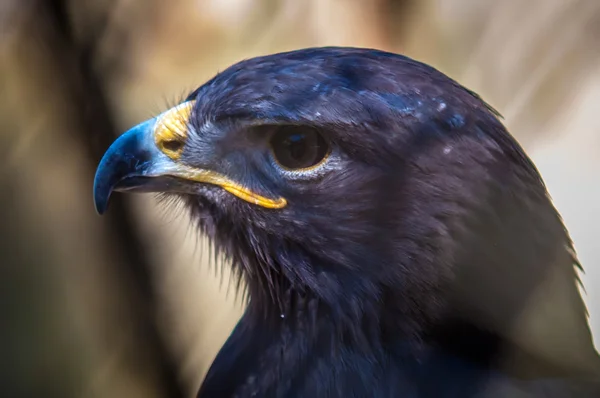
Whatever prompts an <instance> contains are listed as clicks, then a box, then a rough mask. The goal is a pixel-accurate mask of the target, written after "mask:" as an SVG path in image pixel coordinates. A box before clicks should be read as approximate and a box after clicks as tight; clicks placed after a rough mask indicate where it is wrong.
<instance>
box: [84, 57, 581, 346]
mask: <svg viewBox="0 0 600 398" xmlns="http://www.w3.org/2000/svg"><path fill="white" fill-rule="evenodd" d="M497 116H498V115H497V113H495V111H493V109H491V108H490V107H489V106H487V105H486V104H485V103H484V102H483V101H482V100H481V99H480V98H479V97H478V96H476V95H475V94H474V93H472V92H471V91H469V90H467V89H465V88H463V87H462V86H461V85H459V84H458V83H456V82H455V81H453V80H451V79H450V78H448V77H446V76H445V75H443V74H442V73H440V72H438V71H437V70H435V69H433V68H431V67H429V66H427V65H424V64H422V63H419V62H416V61H414V60H411V59H409V58H406V57H403V56H399V55H394V54H389V53H385V52H381V51H374V50H362V49H341V48H321V49H306V50H300V51H294V52H289V53H281V54H275V55H270V56H265V57H259V58H253V59H250V60H246V61H242V62H240V63H238V64H236V65H233V66H232V67H230V68H228V69H227V70H225V71H223V72H222V73H220V74H218V75H217V76H215V77H214V78H213V79H211V80H210V81H208V82H207V83H206V84H204V85H202V86H201V87H200V88H198V89H197V90H195V91H194V92H193V93H191V94H190V95H189V96H188V98H187V99H186V100H185V101H184V102H182V103H181V104H179V105H178V106H176V107H174V108H172V109H170V110H168V111H166V112H164V113H162V114H160V115H158V116H157V117H155V118H153V119H151V120H149V121H146V122H143V123H141V124H140V125H138V126H136V127H134V128H132V129H131V130H129V131H128V132H126V133H125V134H123V135H122V136H121V137H120V138H118V139H117V140H116V141H115V143H114V144H113V145H112V146H111V147H110V149H108V151H107V153H106V154H105V156H104V158H103V159H102V161H101V163H100V165H99V167H98V170H97V174H96V179H95V183H94V199H95V203H96V206H97V210H98V211H99V212H100V213H102V212H104V210H105V209H106V206H107V202H108V199H109V196H110V195H111V192H112V191H142V192H161V193H166V194H170V195H174V196H176V197H177V198H178V199H180V200H181V201H183V202H184V203H185V204H186V205H187V207H188V208H189V210H190V212H191V215H192V217H193V219H194V220H195V221H196V222H197V224H198V226H199V228H200V230H201V231H202V232H203V233H204V234H206V235H207V236H208V237H209V238H210V239H211V240H212V242H213V243H214V245H215V246H216V248H217V249H218V250H220V251H222V252H223V253H224V254H225V255H226V256H227V257H228V258H229V259H230V261H231V263H232V264H233V266H234V268H235V269H236V270H239V273H240V275H241V277H242V278H243V279H244V280H245V281H246V283H247V285H248V293H249V295H250V298H251V305H252V306H255V307H261V308H262V309H263V310H264V312H265V313H269V312H272V313H273V314H277V316H278V315H279V314H280V313H281V311H283V310H282V308H283V307H285V303H283V302H284V301H285V300H286V299H285V297H287V296H286V294H289V292H293V293H294V294H300V295H308V296H310V297H314V298H315V299H316V300H318V301H319V303H322V305H323V306H324V307H325V308H329V309H331V310H332V311H336V312H337V313H340V314H343V316H344V317H346V319H352V320H355V321H357V322H361V317H364V316H365V314H368V316H369V317H370V318H371V319H372V320H373V322H374V323H376V324H378V325H380V326H379V327H380V328H381V329H382V330H383V329H387V330H394V331H395V332H398V333H400V334H403V335H411V334H412V335H414V334H418V333H428V334H429V335H433V334H435V328H436V327H438V326H439V325H448V324H450V323H453V322H450V321H448V320H450V319H453V320H454V319H459V320H461V322H462V321H463V320H468V322H470V323H473V324H476V325H477V327H478V328H482V329H485V330H493V331H501V332H502V333H504V334H507V335H513V334H515V333H514V329H515V328H517V327H516V326H515V325H517V324H519V323H520V322H522V319H523V317H524V315H523V314H528V315H527V316H526V318H527V319H529V316H530V315H531V313H532V312H538V311H537V310H536V311H529V308H530V303H532V302H533V301H535V300H537V299H536V297H538V296H539V295H540V294H541V296H540V297H543V299H542V300H537V301H535V302H536V303H537V304H535V305H536V308H537V306H538V305H539V306H541V307H543V311H540V312H543V313H544V316H543V318H544V319H545V320H544V322H542V324H544V325H548V324H553V325H552V327H551V328H549V329H547V330H546V329H543V328H541V327H539V324H540V321H539V318H536V317H533V318H535V321H531V322H530V321H526V322H525V323H526V324H527V327H526V328H525V329H526V331H524V332H522V333H521V332H519V333H520V334H519V333H517V334H519V336H521V337H517V338H515V339H516V340H518V341H521V340H519V339H526V340H527V341H529V342H531V341H535V340H536V339H537V340H539V337H540V336H542V335H543V336H544V338H545V339H546V341H551V344H554V345H556V343H557V342H562V343H565V341H563V340H564V338H565V336H566V335H569V334H570V335H576V336H578V337H577V338H578V341H579V343H581V345H582V346H586V347H588V343H589V330H588V329H587V324H586V318H585V310H584V309H583V305H582V302H581V297H580V296H579V293H578V292H577V287H576V277H575V271H574V269H573V265H574V264H575V263H576V261H575V259H574V256H573V255H572V252H571V244H570V241H569V238H568V236H567V234H566V231H565V229H564V227H563V225H562V223H561V221H560V218H559V216H558V214H557V213H556V211H555V210H554V208H553V207H552V204H551V202H550V200H549V199H548V196H547V193H546V189H545V187H544V185H543V183H542V180H541V178H540V176H539V174H538V172H537V170H536V169H535V167H534V166H533V164H532V163H531V161H530V160H529V159H528V158H527V156H526V155H525V154H524V152H523V150H522V149H521V148H520V147H519V145H518V144H517V143H516V141H515V140H514V139H513V138H512V137H511V136H510V135H509V134H508V132H507V131H506V129H505V128H504V126H503V125H502V124H501V122H500V121H499V120H498V117H497ZM544 282H548V283H549V284H550V285H549V286H552V288H551V289H552V290H553V294H554V297H555V299H556V300H554V299H552V300H551V301H552V303H554V304H549V303H548V302H547V301H546V299H547V298H548V297H549V296H546V295H545V293H540V290H539V288H540V286H542V285H543V284H544ZM557 286H560V292H559V290H557V289H556V287H557ZM544 291H545V290H544ZM536 295H537V296H536ZM532 300H533V301H532ZM557 303H558V304H557ZM548 305H554V306H555V308H557V309H559V310H560V314H561V315H560V316H558V315H556V316H554V315H552V314H551V313H549V312H548V311H547V309H548V308H547V306H548ZM563 310H564V311H563ZM550 312H552V311H550ZM557 313H558V312H557ZM565 314H566V315H565ZM267 316H268V315H267ZM561 317H564V318H561ZM573 325H577V326H573ZM583 325H585V326H583ZM525 329H524V330H525ZM567 329H568V330H567ZM532 330H533V331H532ZM574 330H578V332H574ZM523 336H525V337H523ZM582 336H583V337H582ZM561 339H563V340H561ZM562 343H561V344H562ZM579 343H577V342H572V341H571V342H570V343H569V346H570V347H572V346H574V345H578V344H579ZM565 347H566V346H565ZM565 349H566V348H565ZM559 351H561V352H562V351H564V350H562V348H561V349H560V350H559Z"/></svg>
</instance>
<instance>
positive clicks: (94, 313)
mask: <svg viewBox="0 0 600 398" xmlns="http://www.w3.org/2000/svg"><path fill="white" fill-rule="evenodd" d="M598 43H600V2H599V1H597V0H529V1H521V0H503V1H493V0H304V1H299V0H172V1H164V0H86V1H79V0H71V1H68V0H62V1H61V0H0V358H1V360H0V389H1V391H2V396H3V397H5V396H6V397H33V396H45V397H131V398H135V397H167V396H168V397H191V396H193V394H194V393H195V392H196V391H197V389H198V386H199V385H200V382H201V380H202V378H203V376H204V373H205V372H206V370H207V367H208V366H209V365H210V363H211V361H212V360H213V358H214V356H215V355H216V352H217V351H218V349H219V348H220V346H221V344H222V343H223V342H224V341H225V339H226V337H227V336H228V333H229V332H230V330H231V328H232V327H233V325H234V324H235V322H236V321H237V319H238V317H239V316H240V314H241V312H242V310H243V308H242V304H241V303H240V302H239V301H236V297H235V294H234V293H235V292H234V291H233V289H228V283H227V280H228V275H227V267H224V268H223V269H224V272H223V273H219V272H216V267H214V265H213V266H212V267H211V266H210V263H211V261H212V260H213V259H212V258H211V257H210V256H209V254H208V253H209V252H208V251H207V249H206V245H205V243H204V242H203V240H202V238H201V237H198V236H197V234H196V233H195V232H194V231H193V230H192V229H191V227H190V225H189V223H188V222H187V221H186V218H185V215H182V214H180V213H177V214H173V213H171V212H168V211H165V209H164V207H161V206H160V204H159V203H157V201H156V200H155V199H154V198H153V197H152V196H151V195H148V196H126V195H115V197H114V200H113V202H112V206H111V209H110V211H109V212H108V214H107V215H106V216H103V217H99V216H97V215H96V213H95V211H94V208H93V203H92V179H93V175H94V171H95V167H96V165H97V163H98V161H99V159H100V157H101V156H102V154H103V152H104V151H105V150H106V148H107V147H108V145H109V144H110V143H111V142H112V141H113V140H114V139H115V137H117V136H118V135H119V134H120V133H121V132H123V131H125V130H126V129H127V128H129V127H130V126H132V125H134V124H136V123H138V122H140V121H142V120H144V119H146V118H148V117H150V116H154V115H155V114H156V113H158V112H160V111H162V110H165V109H167V108H168V107H169V106H171V105H174V104H175V103H177V102H178V101H179V100H180V99H181V98H183V96H185V95H186V94H187V93H188V92H189V91H191V90H192V89H194V88H196V87H197V86H199V85H200V84H202V83H203V82H204V81H206V80H207V79H209V78H210V77H212V76H213V75H214V74H216V73H217V72H218V71H220V70H223V69H224V68H226V67H227V66H229V65H230V64H232V63H234V62H236V61H239V60H241V59H243V58H248V57H252V56H256V55H262V54H267V53H272V52H278V51H284V50H291V49H297V48H301V47H309V46H321V45H351V46H362V47H373V48H379V49H385V50H390V51H394V52H399V53H404V54H406V55H409V56H411V57H413V58H417V59H419V60H421V61H425V62H427V63H429V64H431V65H433V66H435V67H436V68H438V69H440V70H441V71H443V72H445V73H446V74H448V75H450V76H451V77H453V78H454V79H456V80H458V81H459V82H461V83H462V84H464V85H466V86H467V87H469V88H470V89H472V90H474V91H476V92H478V93H479V94H480V95H482V96H483V98H484V99H486V100H487V101H488V102H489V103H491V104H492V105H493V106H494V107H495V108H497V109H498V110H499V111H500V112H501V113H502V114H503V115H504V117H505V123H506V124H507V126H508V127H509V130H510V131H511V132H512V134H513V135H515V136H516V137H517V139H518V140H519V141H520V142H521V143H522V145H523V146H524V147H525V148H526V150H527V151H528V153H529V154H530V156H531V157H532V158H533V159H534V161H535V162H536V164H537V165H538V167H539V169H540V170H541V172H542V174H543V176H544V178H545V181H546V183H547V185H548V188H549V191H550V193H551V195H552V197H553V199H554V201H555V204H556V206H557V207H558V209H559V211H560V212H561V213H562V215H563V217H564V219H565V222H566V224H567V226H568V228H569V229H570V232H571V235H572V237H573V239H574V241H575V244H576V248H577V250H578V253H579V258H580V260H581V262H582V264H583V266H584V268H585V270H586V272H585V274H584V275H582V279H583V282H584V284H585V287H586V293H585V297H586V301H587V304H588V308H589V311H590V315H591V324H592V328H593V331H594V334H595V339H596V342H598V341H600V264H599V262H600V245H599V244H598V242H597V236H598V235H597V228H598V224H599V223H600V184H598V172H600V157H598V153H599V149H600V117H599V115H600V114H599V112H600V67H599V66H600V45H599V44H598ZM212 262H213V263H214V261H212ZM597 345H598V344H597ZM4 394H6V395H4Z"/></svg>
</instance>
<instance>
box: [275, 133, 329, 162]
mask: <svg viewBox="0 0 600 398" xmlns="http://www.w3.org/2000/svg"><path fill="white" fill-rule="evenodd" d="M270 143H271V149H272V151H273V157H274V158H275V161H277V163H279V165H280V166H282V167H284V168H286V169H289V170H301V169H310V168H313V167H315V166H317V165H319V164H320V163H322V162H323V161H324V160H325V159H326V158H327V156H328V155H329V144H328V143H327V141H326V140H325V138H323V136H322V135H321V134H320V133H319V132H318V131H317V130H315V129H311V128H307V127H296V126H286V127H280V128H279V129H277V131H276V132H275V133H274V134H273V135H272V136H271V142H270Z"/></svg>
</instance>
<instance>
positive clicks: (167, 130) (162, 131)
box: [154, 101, 196, 160]
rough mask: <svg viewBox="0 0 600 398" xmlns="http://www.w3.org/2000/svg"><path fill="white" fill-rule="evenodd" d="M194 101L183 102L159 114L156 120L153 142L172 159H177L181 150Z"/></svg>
mask: <svg viewBox="0 0 600 398" xmlns="http://www.w3.org/2000/svg"><path fill="white" fill-rule="evenodd" d="M195 102H196V101H187V102H184V103H183V104H180V105H178V106H176V107H174V108H172V109H170V110H168V111H166V112H165V113H163V114H162V115H160V116H159V117H158V119H157V121H156V126H155V127H154V142H155V143H156V146H157V147H158V149H160V151H161V152H162V153H164V154H165V155H167V156H168V157H169V158H171V159H173V160H177V159H179V158H180V157H181V153H182V152H183V147H184V144H185V140H186V138H187V129H188V122H189V120H190V115H191V114H192V109H193V108H194V103H195Z"/></svg>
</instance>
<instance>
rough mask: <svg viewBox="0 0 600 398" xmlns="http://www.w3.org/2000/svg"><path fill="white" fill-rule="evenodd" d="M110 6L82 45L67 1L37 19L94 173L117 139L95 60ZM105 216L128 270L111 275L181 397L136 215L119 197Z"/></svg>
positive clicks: (53, 3)
mask: <svg viewBox="0 0 600 398" xmlns="http://www.w3.org/2000/svg"><path fill="white" fill-rule="evenodd" d="M111 7H112V4H107V5H106V12H105V13H104V14H103V15H102V17H101V18H100V19H99V20H98V21H97V23H96V24H94V25H91V26H90V31H88V34H86V35H85V38H84V39H83V40H78V38H77V37H76V36H75V29H74V28H73V26H74V25H73V23H72V21H71V20H70V18H69V13H68V4H67V2H66V1H61V0H50V1H45V2H40V3H39V8H40V9H39V10H38V12H36V14H35V15H36V16H37V17H38V18H46V19H47V20H48V22H49V28H50V29H54V30H55V39H56V40H53V41H50V40H49V41H48V44H49V45H53V47H54V55H55V57H56V60H55V61H56V62H58V63H59V64H60V69H62V70H64V71H65V72H67V73H64V74H63V75H62V76H61V78H62V80H63V87H64V89H65V93H64V94H65V95H67V96H69V97H71V99H72V104H73V112H74V115H80V116H79V120H78V122H79V125H80V128H79V129H78V130H77V131H78V132H79V136H78V137H73V138H74V139H77V140H80V141H81V142H82V143H83V145H84V148H85V149H86V150H87V151H88V153H89V159H90V163H91V164H90V166H92V167H90V169H93V167H94V166H93V165H97V164H98V162H99V161H100V158H101V156H102V154H103V152H104V151H105V150H106V148H107V147H108V146H109V145H110V143H111V142H112V141H113V140H114V138H115V137H116V136H117V135H118V133H117V129H116V127H115V125H114V122H113V118H112V115H111V113H110V111H109V106H108V102H107V98H106V95H105V93H104V91H103V83H102V79H101V78H100V77H99V76H98V73H97V72H96V71H95V69H94V56H95V55H96V54H97V49H98V43H99V42H100V40H101V39H102V37H103V36H104V34H105V28H106V26H107V23H108V21H109V18H110V15H111V13H110V11H109V10H110V9H111ZM68 72H72V73H68ZM90 190H91V187H90ZM105 217H106V218H107V225H108V228H107V233H108V235H109V236H110V237H111V242H112V243H113V244H114V245H116V246H117V247H118V251H119V253H120V254H121V255H122V256H123V257H124V263H125V264H127V266H128V268H126V269H123V268H121V269H114V270H111V271H113V272H114V273H116V274H117V275H122V276H123V277H124V278H125V279H127V280H129V281H130V282H131V283H130V284H129V286H132V287H133V288H134V289H133V291H131V292H128V294H126V295H124V297H127V298H128V299H130V300H129V303H127V304H128V305H132V306H134V309H135V310H134V311H132V312H133V313H134V314H135V315H136V316H137V317H138V319H136V323H137V327H138V328H137V332H139V337H141V338H142V339H143V340H145V341H144V343H145V344H144V347H146V349H147V350H149V351H150V356H151V357H152V358H155V360H156V366H157V367H158V370H159V371H158V373H159V375H160V378H161V380H160V384H162V385H163V386H164V390H165V395H166V396H169V397H182V396H184V394H183V392H182V389H181V386H180V383H179V381H178V369H177V366H176V364H175V361H174V358H173V356H172V355H171V353H170V352H169V350H168V349H167V347H166V344H165V343H164V341H163V339H162V337H161V335H160V333H159V330H158V328H157V325H156V321H155V317H156V301H157V300H156V294H155V290H154V287H153V283H152V272H151V267H150V264H151V262H150V260H149V259H148V258H146V256H145V253H146V247H145V246H144V244H143V243H142V242H141V239H139V237H138V236H137V234H136V232H135V228H134V221H133V219H132V218H133V217H132V214H131V212H130V211H128V209H127V206H126V203H125V202H124V201H122V200H120V198H116V200H114V201H113V203H112V206H111V210H110V212H109V213H108V214H107V215H106V216H105ZM107 266H110V264H107Z"/></svg>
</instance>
